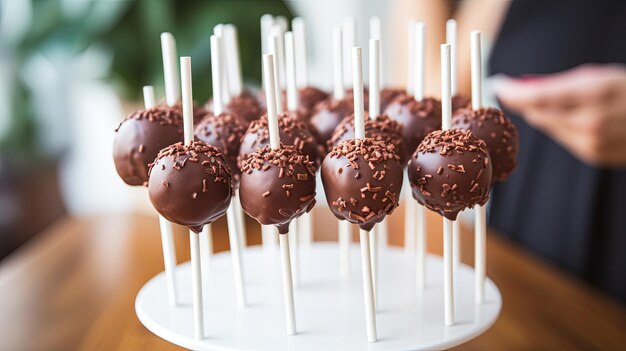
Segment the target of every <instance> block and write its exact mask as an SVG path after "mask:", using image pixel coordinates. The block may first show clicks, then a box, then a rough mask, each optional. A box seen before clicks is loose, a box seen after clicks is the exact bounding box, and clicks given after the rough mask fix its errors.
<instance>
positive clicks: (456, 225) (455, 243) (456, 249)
mask: <svg viewBox="0 0 626 351" xmlns="http://www.w3.org/2000/svg"><path fill="white" fill-rule="evenodd" d="M459 216H460V213H459ZM452 262H454V271H455V272H456V271H457V270H458V269H459V265H460V264H461V220H460V219H458V220H456V221H454V222H452Z"/></svg>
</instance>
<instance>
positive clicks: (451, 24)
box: [446, 19, 458, 96]
mask: <svg viewBox="0 0 626 351" xmlns="http://www.w3.org/2000/svg"><path fill="white" fill-rule="evenodd" d="M446 44H450V66H451V78H450V79H451V83H450V92H451V94H452V96H455V95H456V94H457V93H458V90H457V89H458V88H457V79H458V77H457V66H456V52H457V51H456V21H455V20H453V19H449V20H448V21H446Z"/></svg>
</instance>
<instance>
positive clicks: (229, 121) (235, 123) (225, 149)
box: [194, 113, 247, 185]
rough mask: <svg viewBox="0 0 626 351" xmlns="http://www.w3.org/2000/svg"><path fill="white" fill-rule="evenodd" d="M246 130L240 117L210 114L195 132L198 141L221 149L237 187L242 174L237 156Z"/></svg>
mask: <svg viewBox="0 0 626 351" xmlns="http://www.w3.org/2000/svg"><path fill="white" fill-rule="evenodd" d="M246 129H247V123H246V122H245V121H244V120H243V119H241V118H239V117H235V116H232V115H229V114H227V113H222V114H221V115H219V116H216V115H214V114H213V113H209V114H207V115H205V116H204V118H203V119H202V121H201V122H200V123H199V124H198V125H197V126H196V129H195V131H194V134H195V136H196V139H197V140H200V141H203V142H205V143H207V144H209V145H212V146H215V147H216V148H218V149H220V151H221V152H222V154H223V155H224V159H225V160H226V163H227V164H228V166H229V167H230V171H231V172H232V174H233V180H235V185H237V182H238V180H239V175H240V174H241V172H240V170H239V166H238V165H237V156H239V147H240V146H241V138H242V137H243V135H244V133H245V132H246Z"/></svg>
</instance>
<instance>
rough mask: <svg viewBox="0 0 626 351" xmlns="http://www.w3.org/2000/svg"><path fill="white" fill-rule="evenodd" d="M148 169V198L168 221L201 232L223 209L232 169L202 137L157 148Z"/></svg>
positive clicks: (227, 195) (228, 192) (228, 202)
mask: <svg viewBox="0 0 626 351" xmlns="http://www.w3.org/2000/svg"><path fill="white" fill-rule="evenodd" d="M189 159H197V160H198V162H186V161H187V160H189ZM149 172H150V177H149V180H148V195H149V196H150V201H151V202H152V205H153V206H154V208H155V209H156V210H157V211H158V212H159V213H160V214H161V215H163V217H165V218H167V219H168V220H169V221H171V222H174V223H177V224H180V225H183V226H187V227H189V228H190V229H191V230H193V231H195V232H200V230H202V227H203V226H204V225H206V224H209V223H212V222H213V221H215V220H216V219H217V218H219V217H221V216H222V215H224V214H225V213H226V209H227V208H228V206H229V204H230V198H231V194H232V187H231V172H230V167H228V165H227V164H226V162H225V160H224V157H223V155H222V153H221V152H220V151H219V150H218V149H217V148H215V147H213V146H211V145H208V144H206V143H204V142H201V141H194V142H192V143H191V144H189V145H183V143H180V142H179V143H176V144H173V145H170V146H169V147H167V148H165V149H163V150H161V152H159V154H158V156H157V159H156V160H155V161H154V164H153V165H152V166H151V167H150V170H149ZM165 184H168V185H165ZM163 185H165V186H163Z"/></svg>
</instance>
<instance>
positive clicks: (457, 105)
mask: <svg viewBox="0 0 626 351" xmlns="http://www.w3.org/2000/svg"><path fill="white" fill-rule="evenodd" d="M471 107H472V99H470V98H469V97H467V96H464V95H454V96H453V97H452V114H453V115H454V114H456V113H458V112H460V110H464V109H469V108H471Z"/></svg>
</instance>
